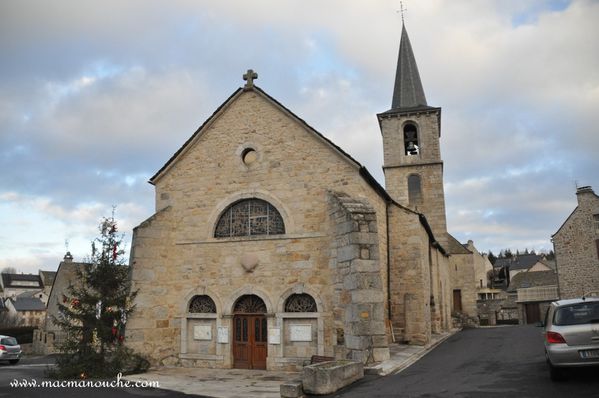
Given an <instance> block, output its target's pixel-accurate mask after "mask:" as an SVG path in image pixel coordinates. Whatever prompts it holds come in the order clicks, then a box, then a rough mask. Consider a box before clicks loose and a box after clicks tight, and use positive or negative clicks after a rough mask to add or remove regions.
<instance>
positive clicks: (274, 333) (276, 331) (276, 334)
mask: <svg viewBox="0 0 599 398" xmlns="http://www.w3.org/2000/svg"><path fill="white" fill-rule="evenodd" d="M268 344H281V329H280V328H272V329H268Z"/></svg>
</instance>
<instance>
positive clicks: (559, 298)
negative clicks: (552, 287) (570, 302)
mask: <svg viewBox="0 0 599 398" xmlns="http://www.w3.org/2000/svg"><path fill="white" fill-rule="evenodd" d="M551 243H552V244H553V259H554V260H555V273H556V275H557V298H558V300H561V298H562V292H561V290H560V286H559V265H557V264H558V263H557V252H556V251H555V241H554V240H553V238H551Z"/></svg>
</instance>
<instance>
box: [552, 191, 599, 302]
mask: <svg viewBox="0 0 599 398" xmlns="http://www.w3.org/2000/svg"><path fill="white" fill-rule="evenodd" d="M576 199H577V200H578V206H576V208H575V209H574V210H573V211H572V213H571V214H570V215H569V216H568V218H567V219H566V221H564V223H563V224H562V226H561V227H559V229H558V230H557V232H556V233H555V234H553V236H552V237H551V238H552V241H553V247H554V252H555V258H556V263H557V273H558V278H559V292H560V298H562V299H569V298H576V297H581V296H583V295H589V294H595V295H598V294H599V196H597V195H596V194H595V192H594V191H593V189H592V188H591V187H588V186H587V187H580V188H578V189H577V190H576Z"/></svg>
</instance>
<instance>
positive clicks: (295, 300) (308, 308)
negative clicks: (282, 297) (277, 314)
mask: <svg viewBox="0 0 599 398" xmlns="http://www.w3.org/2000/svg"><path fill="white" fill-rule="evenodd" d="M285 312H317V309H316V301H314V298H313V297H312V296H310V295H309V294H306V293H301V294H292V295H291V296H289V297H288V298H287V300H286V301H285Z"/></svg>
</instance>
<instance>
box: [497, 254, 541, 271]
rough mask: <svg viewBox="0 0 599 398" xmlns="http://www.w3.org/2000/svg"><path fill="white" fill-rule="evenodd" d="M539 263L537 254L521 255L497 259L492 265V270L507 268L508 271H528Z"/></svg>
mask: <svg viewBox="0 0 599 398" xmlns="http://www.w3.org/2000/svg"><path fill="white" fill-rule="evenodd" d="M539 261H541V256H539V255H538V254H521V255H519V256H513V257H510V258H498V259H497V260H496V261H495V264H493V268H503V267H509V268H510V270H522V269H529V268H530V267H532V266H533V265H535V264H536V263H537V262H539Z"/></svg>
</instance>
